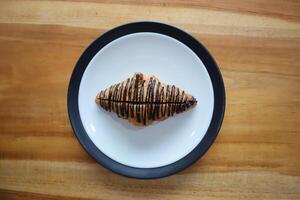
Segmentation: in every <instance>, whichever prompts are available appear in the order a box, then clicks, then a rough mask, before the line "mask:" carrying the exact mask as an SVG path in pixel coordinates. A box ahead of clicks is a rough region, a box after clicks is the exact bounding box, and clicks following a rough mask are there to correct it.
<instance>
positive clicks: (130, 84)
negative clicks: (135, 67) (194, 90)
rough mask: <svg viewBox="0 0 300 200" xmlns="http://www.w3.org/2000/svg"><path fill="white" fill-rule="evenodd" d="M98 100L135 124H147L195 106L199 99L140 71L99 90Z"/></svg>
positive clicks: (106, 108) (108, 108)
mask: <svg viewBox="0 0 300 200" xmlns="http://www.w3.org/2000/svg"><path fill="white" fill-rule="evenodd" d="M96 103H98V104H100V106H101V107H102V108H104V109H105V110H106V111H109V112H111V111H113V112H115V113H116V114H117V115H118V117H121V118H124V119H127V120H128V121H129V123H131V124H134V125H138V126H146V125H150V124H152V123H153V122H154V121H162V120H164V119H166V118H168V117H169V116H173V115H174V114H178V113H181V112H184V111H186V110H188V109H190V108H192V107H194V106H195V105H196V104H197V100H196V99H195V98H194V97H193V96H191V95H190V94H187V93H185V92H184V91H183V90H181V89H179V88H177V87H175V86H174V85H167V84H164V83H161V82H160V81H159V80H158V79H157V78H156V77H155V76H146V75H144V74H142V73H136V74H134V76H133V77H131V78H128V79H127V80H125V81H123V82H121V83H118V84H115V85H112V86H110V87H109V88H107V89H105V90H103V91H101V92H100V93H98V95H97V96H96Z"/></svg>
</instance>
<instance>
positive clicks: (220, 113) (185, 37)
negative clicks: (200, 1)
mask: <svg viewBox="0 0 300 200" xmlns="http://www.w3.org/2000/svg"><path fill="white" fill-rule="evenodd" d="M138 32H154V33H160V34H164V35H167V36H170V37H172V38H175V39H177V40H178V41H180V42H182V43H184V44H185V45H186V46H188V47H189V48H190V49H191V50H193V51H194V52H195V54H196V55H197V56H198V57H199V58H200V59H201V61H202V62H203V64H204V66H205V67H206V69H207V71H208V73H209V75H210V78H211V80H212V85H213V89H214V111H213V116H212V120H211V123H210V125H209V128H208V130H207V132H206V134H205V136H204V137H203V139H202V140H201V142H200V143H199V144H198V145H197V146H196V147H195V148H194V149H193V151H192V152H190V153H189V154H188V155H186V156H185V157H183V158H182V159H180V160H178V161H176V162H174V163H172V164H169V165H166V166H162V167H157V168H135V167H130V166H126V165H123V164H121V163H118V162H116V161H114V160H112V159H111V158H109V157H108V156H106V155H105V154H104V153H102V152H101V151H100V150H99V149H98V148H97V147H96V146H95V144H94V143H93V142H92V141H91V139H90V138H89V137H88V135H87V133H86V131H85V129H84V127H83V125H82V122H81V118H80V115H79V107H78V92H79V86H80V82H81V78H82V75H83V73H84V71H85V69H86V67H87V65H88V64H89V62H90V60H91V59H92V58H93V57H94V56H95V55H96V53H97V52H98V51H99V50H100V49H102V48H103V47H104V46H105V45H107V44H108V43H110V42H111V41H113V40H115V39H117V38H119V37H122V36H125V35H127V34H132V33H138ZM225 104H226V103H225V88H224V82H223V78H222V75H221V72H220V70H219V68H218V66H217V64H216V62H215V60H214V59H213V57H212V56H211V55H210V53H209V52H208V50H207V49H206V48H205V47H204V46H203V45H202V44H201V43H200V42H199V41H198V40H196V39H195V38H194V37H193V36H191V35H189V34H188V33H186V32H184V31H182V30H180V29H178V28H176V27H173V26H170V25H167V24H163V23H159V22H134V23H129V24H125V25H121V26H119V27H116V28H114V29H112V30H110V31H108V32H106V33H104V34H103V35H102V36H100V37H99V38H98V39H96V40H95V41H94V42H92V44H90V46H89V47H88V48H87V49H86V50H85V51H84V53H83V54H82V55H81V57H80V58H79V60H78V62H77V64H76V65H75V68H74V70H73V72H72V75H71V78H70V82H69V87H68V94H67V105H68V114H69V119H70V122H71V126H72V129H73V132H74V134H75V136H76V137H77V139H78V140H79V142H80V144H81V145H82V146H83V147H84V149H85V150H86V151H87V153H88V154H89V155H90V156H91V157H92V158H94V159H95V160H96V161H97V162H98V163H99V164H101V165H102V166H104V167H105V168H107V169H108V170H111V171H113V172H115V173H117V174H120V175H123V176H126V177H130V178H137V179H155V178H162V177H166V176H170V175H172V174H175V173H178V172H180V171H182V170H184V169H185V168H187V167H189V166H190V165H192V164H193V163H195V162H196V161H197V160H199V159H200V158H201V157H202V156H203V155H204V154H205V153H206V151H207V150H208V149H209V147H210V146H211V145H212V143H213V142H214V140H215V138H216V136H217V135H218V133H219V130H220V128H221V125H222V122H223V118H224V113H225Z"/></svg>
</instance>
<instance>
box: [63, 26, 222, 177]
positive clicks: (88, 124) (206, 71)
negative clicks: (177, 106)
mask: <svg viewBox="0 0 300 200" xmlns="http://www.w3.org/2000/svg"><path fill="white" fill-rule="evenodd" d="M135 72H142V73H144V74H147V75H155V76H156V77H157V78H159V79H160V81H161V82H163V83H167V84H174V85H176V86H177V87H179V88H181V89H183V90H185V91H186V92H188V93H190V94H192V95H193V96H194V97H195V98H196V99H197V100H198V104H197V106H196V107H195V108H193V109H191V110H190V111H188V112H185V113H181V114H179V115H176V116H174V117H170V118H168V119H167V120H165V121H162V122H160V123H156V124H153V125H150V126H147V127H134V126H132V125H130V124H128V122H127V121H126V120H124V119H120V118H118V117H117V116H116V115H115V114H114V113H108V112H106V111H105V110H103V109H101V108H99V106H98V105H96V103H95V96H96V94H97V93H98V92H100V91H101V90H103V89H105V88H107V87H109V86H110V85H112V84H115V83H118V82H121V81H123V80H125V79H126V78H128V77H131V76H132V75H133V74H134V73H135ZM224 111H225V90H224V84H223V80H222V76H221V73H220V71H219V69H218V67H217V65H216V63H215V61H214V60H213V58H212V56H211V55H210V54H209V53H208V51H207V50H206V49H205V48H204V47H203V45H201V44H200V43H199V42H198V41H197V40H196V39H194V38H193V37H192V36H190V35H189V34H187V33H185V32H183V31H182V30H180V29H178V28H175V27H172V26H170V25H166V24H162V23H156V22H137V23H131V24H126V25H122V26H119V27H117V28H114V29H112V30H110V31H108V32H106V33H105V34H103V35H102V36H101V37H99V38H98V39H97V40H96V41H94V42H93V43H92V44H91V45H90V46H89V47H88V48H87V49H86V50H85V52H84V53H83V54H82V56H81V57H80V59H79V61H78V62H77V64H76V66H75V68H74V71H73V73H72V76H71V80H70V84H69V90H68V112H69V118H70V121H71V124H72V127H73V130H74V133H75V135H76V137H77V138H78V140H79V141H80V143H81V144H82V146H83V147H84V149H85V150H86V151H87V152H88V153H89V154H90V155H91V156H92V157H93V158H94V159H95V160H96V161H97V162H98V163H100V164H101V165H103V166H104V167H106V168H107V169H110V170H112V171H114V172H116V173H118V174H121V175H125V176H128V177H134V178H144V179H150V178H160V177H164V176H168V175H171V174H174V173H176V172H179V171H181V170H183V169H185V168H186V167H188V166H190V165H191V164H192V163H194V162H195V161H197V160H198V159H199V158H200V157H201V156H202V155H203V154H204V153H205V152H206V151H207V149H208V148H209V147H210V145H211V144H212V143H213V141H214V139H215V137H216V136H217V134H218V131H219V129H220V127H221V124H222V120H223V116H224Z"/></svg>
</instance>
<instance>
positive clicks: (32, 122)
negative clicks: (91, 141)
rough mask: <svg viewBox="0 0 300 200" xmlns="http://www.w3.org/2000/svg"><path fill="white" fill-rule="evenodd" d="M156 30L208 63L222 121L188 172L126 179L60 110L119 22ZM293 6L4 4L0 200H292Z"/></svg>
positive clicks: (295, 151)
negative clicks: (163, 26) (85, 57)
mask: <svg viewBox="0 0 300 200" xmlns="http://www.w3.org/2000/svg"><path fill="white" fill-rule="evenodd" d="M140 20H156V21H162V22H165V23H170V24H173V25H176V26H178V27H180V28H183V29H185V30H186V31H188V32H190V33H191V34H193V35H194V36H195V37H196V38H197V39H199V40H200V41H201V42H202V43H203V44H204V45H205V46H206V47H207V48H208V49H209V51H210V52H211V53H212V54H213V55H214V57H215V58H216V60H217V62H218V64H219V66H220V68H221V71H222V74H223V76H224V81H225V86H226V95H227V110H226V115H225V119H224V123H223V127H222V129H221V132H220V134H219V136H218V138H217V140H216V142H215V143H214V145H213V146H212V148H211V149H210V150H209V151H208V153H207V154H206V155H205V156H204V157H203V158H202V159H201V160H200V161H198V162H197V163H196V164H195V165H193V166H192V167H190V168H188V169H187V170H185V171H183V172H181V173H179V174H177V175H174V176H171V177H168V178H164V179H159V180H150V181H143V180H134V179H128V178H124V177H121V176H118V175H115V174H113V173H111V172H109V171H108V170H106V169H104V168H102V167H101V166H99V165H98V164H96V163H95V162H94V161H93V160H92V159H91V158H90V157H89V156H88V155H87V154H86V152H85V151H84V150H83V149H82V148H81V146H80V145H79V143H78V142H77V140H76V138H75V137H74V135H73V133H72V130H71V127H70V124H69V120H68V117H67V112H66V110H67V108H66V93H67V86H68V81H69V78H70V74H71V72H72V69H73V67H74V64H75V63H76V61H77V59H78V57H79V56H80V55H81V53H82V52H83V51H84V49H85V48H86V47H87V46H88V45H89V44H90V43H91V42H92V41H93V40H94V39H95V38H97V37H98V36H99V35H100V34H102V33H103V32H105V31H107V30H108V29H110V28H113V27H114V26H116V25H119V24H122V23H128V22H131V21H140ZM299 63H300V2H299V1H296V0H287V1H279V0H278V1H271V0H261V1H260V0H253V1H237V0H232V1H224V0H216V1H207V0H205V1H196V0H195V1H182V0H175V1H170V0H166V1H158V0H151V1H147V2H144V1H140V0H123V1H116V0H113V1H108V0H101V1H85V0H82V1H75V0H74V1H1V2H0V199H300V126H299V123H300V65H299Z"/></svg>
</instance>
